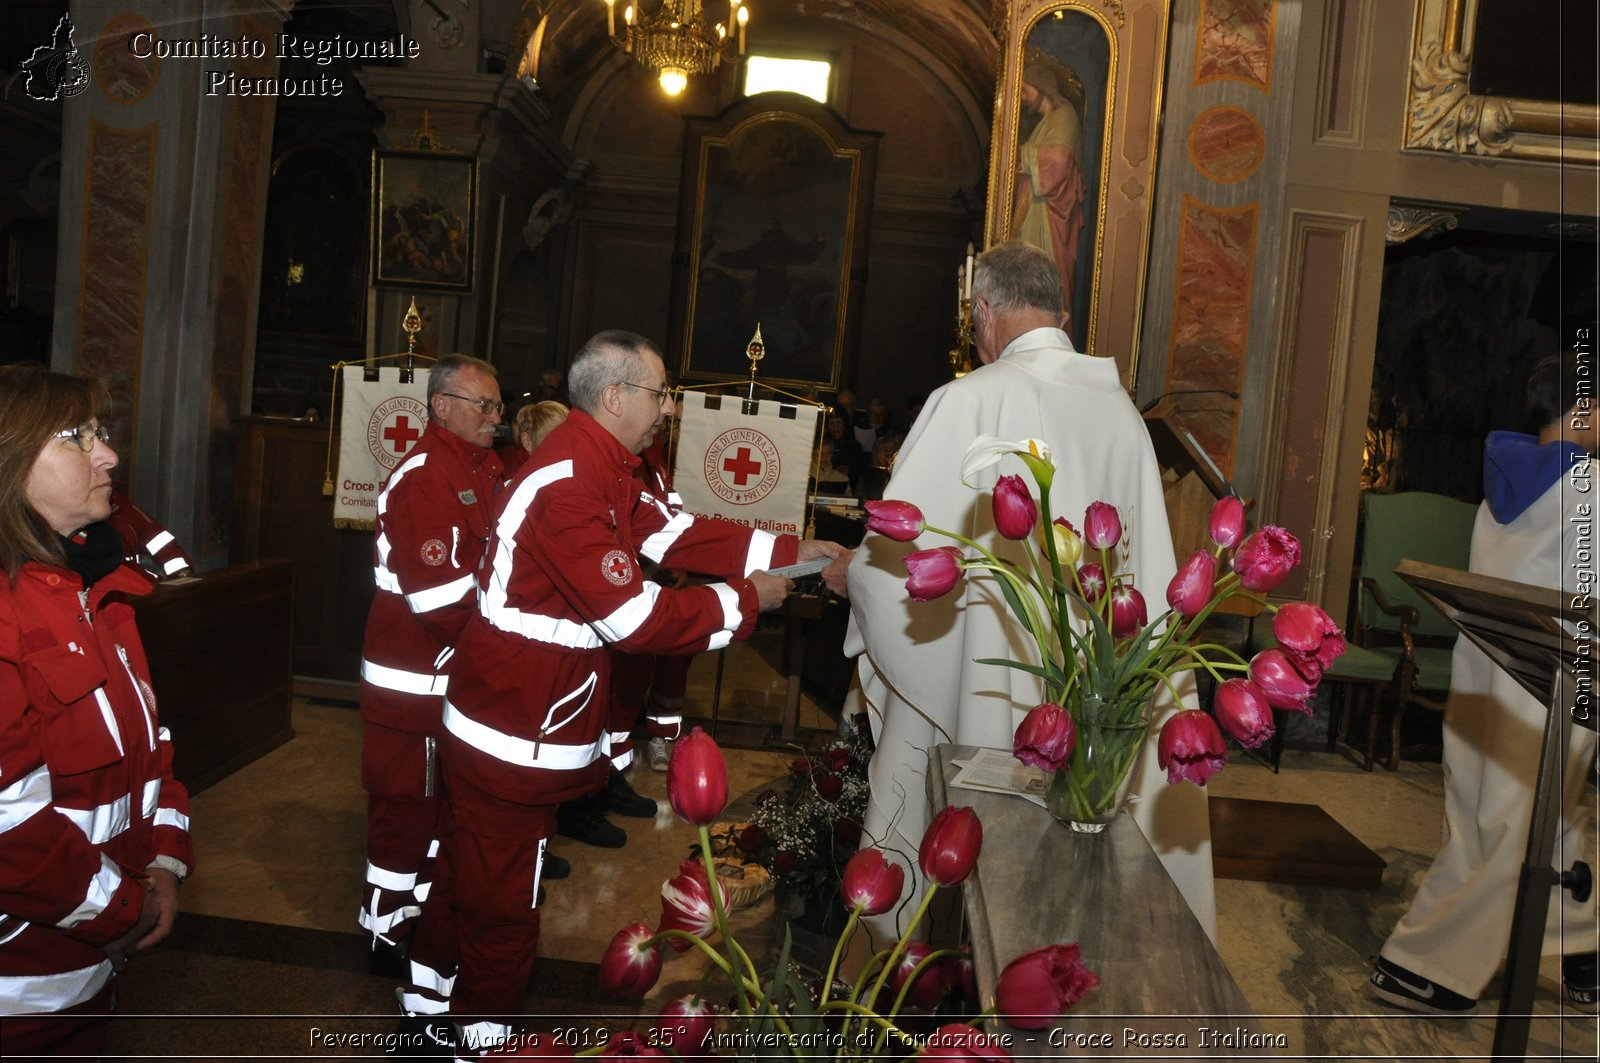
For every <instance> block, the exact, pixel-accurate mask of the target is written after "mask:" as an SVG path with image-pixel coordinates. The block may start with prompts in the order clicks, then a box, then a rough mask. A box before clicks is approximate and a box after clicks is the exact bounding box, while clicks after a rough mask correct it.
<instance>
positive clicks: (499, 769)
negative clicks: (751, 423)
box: [407, 331, 844, 1056]
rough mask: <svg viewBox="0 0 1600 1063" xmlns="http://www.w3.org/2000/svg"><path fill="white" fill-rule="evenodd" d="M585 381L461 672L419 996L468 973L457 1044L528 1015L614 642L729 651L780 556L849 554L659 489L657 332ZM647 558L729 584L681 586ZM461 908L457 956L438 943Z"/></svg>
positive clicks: (455, 667) (661, 398)
mask: <svg viewBox="0 0 1600 1063" xmlns="http://www.w3.org/2000/svg"><path fill="white" fill-rule="evenodd" d="M567 379H568V389H569V393H570V395H571V397H572V404H573V410H572V414H571V416H569V417H568V418H567V420H566V421H565V422H564V423H562V424H561V425H559V426H557V427H556V429H555V430H554V431H552V432H551V433H550V435H549V436H547V437H546V438H545V441H544V442H543V443H542V444H540V446H539V449H538V451H537V452H536V453H535V454H534V455H533V456H532V457H531V458H530V459H529V462H528V464H527V465H526V466H524V467H523V469H522V471H521V472H520V473H518V475H517V477H516V478H515V479H513V480H512V481H511V482H510V483H509V484H508V485H507V486H506V489H505V491H504V493H503V495H502V498H501V500H500V502H499V504H498V505H497V507H496V519H495V528H494V540H493V541H492V542H491V543H490V545H489V549H488V553H487V556H486V563H485V565H484V570H483V573H482V576H481V577H480V581H479V583H480V592H479V596H478V612H477V614H476V615H474V616H473V617H472V618H471V619H470V620H469V621H468V622H467V626H466V628H465V629H464V630H463V631H462V633H461V638H460V640H459V641H458V642H457V644H456V653H455V656H454V658H452V660H451V662H450V667H449V671H450V689H449V692H448V694H447V696H446V697H445V705H444V732H445V733H444V737H443V740H442V741H441V744H440V752H441V761H442V763H443V765H444V771H445V778H446V785H447V788H448V790H449V793H450V812H451V816H452V821H453V829H452V833H451V835H450V839H449V841H448V842H447V843H446V845H445V849H444V852H443V854H442V856H441V860H440V868H439V873H438V875H437V876H436V877H435V880H434V886H433V892H432V893H430V895H429V897H428V902H427V905H426V906H425V908H424V911H423V917H422V922H421V924H420V925H419V927H418V930H417V939H416V948H415V949H414V950H413V951H412V965H411V966H412V975H413V979H414V984H413V985H412V986H410V987H408V989H407V992H408V994H411V993H417V992H419V991H420V990H421V989H422V986H420V985H418V984H415V983H416V982H421V981H422V980H424V979H426V978H433V979H436V980H437V981H438V982H440V983H442V984H447V985H453V991H452V992H451V994H450V1017H451V1020H452V1022H453V1023H454V1024H455V1026H456V1034H457V1036H458V1037H459V1038H460V1046H461V1050H460V1051H459V1052H458V1056H467V1055H471V1054H472V1053H471V1051H470V1049H474V1048H477V1049H481V1048H483V1047H484V1046H486V1045H492V1044H493V1043H495V1042H496V1041H498V1040H500V1039H503V1038H504V1037H506V1036H508V1035H509V1034H510V1033H511V1032H512V1031H511V1026H510V1023H511V1021H512V1018H513V1016H515V1015H517V1014H518V1013H519V1012H520V1011H521V1010H522V1005H523V1000H524V997H525V995H526V992H527V987H528V979H529V976H530V975H531V973H532V970H533V963H534V954H535V951H536V949H537V947H538V942H539V908H538V905H537V900H536V898H537V895H538V882H539V878H540V874H541V871H542V870H544V869H545V868H546V867H547V865H546V861H548V859H549V858H548V857H547V856H546V855H545V844H546V842H547V840H548V839H549V837H550V836H551V835H552V834H554V833H555V832H556V827H557V825H556V806H557V805H558V804H559V803H561V802H563V801H568V800H571V799H573V798H577V797H582V796H584V795H586V794H591V793H594V792H596V791H598V790H600V789H601V788H602V787H603V786H604V785H605V782H606V777H607V774H608V773H609V771H610V769H611V763H610V757H611V742H610V738H609V735H608V733H607V726H606V725H607V707H608V692H609V686H610V674H609V672H610V669H609V650H610V649H612V648H614V649H616V650H620V651H623V652H628V653H668V654H687V653H699V652H703V651H705V650H714V649H720V648H721V647H724V646H726V645H728V643H729V642H731V641H733V640H734V639H742V638H746V637H748V636H749V634H750V633H751V631H752V630H753V629H754V627H755V623H756V618H757V615H758V614H759V613H761V612H763V611H766V610H769V609H774V608H776V607H777V606H779V605H780V604H782V602H783V600H784V598H785V597H786V596H787V595H788V593H789V590H790V588H791V587H792V584H791V582H790V581H789V580H788V579H785V578H783V577H781V576H775V575H772V574H770V573H769V572H767V571H766V570H767V569H769V568H772V567H775V566H780V565H787V564H791V563H793V562H795V561H796V560H809V559H811V558H821V557H833V558H837V557H838V556H840V554H842V553H844V551H843V548H842V547H840V546H838V545H837V544H835V543H822V542H814V541H810V540H807V541H804V542H802V541H799V540H797V539H796V538H795V537H794V536H792V535H784V536H773V535H770V534H768V533H766V532H762V531H755V530H752V529H749V528H745V527H743V526H741V525H738V524H734V523H733V522H731V521H724V520H708V519H704V518H698V517H695V516H693V515H692V514H689V513H680V512H674V511H673V509H672V507H671V506H669V505H666V504H664V503H658V502H657V501H655V500H653V499H651V498H649V497H648V495H646V496H644V497H641V491H640V489H639V484H638V483H637V482H636V481H635V478H634V473H635V470H636V469H637V468H638V466H639V462H640V458H639V453H640V451H642V450H644V449H645V447H646V446H647V445H648V444H649V443H650V441H651V438H652V437H653V436H654V435H655V433H656V432H657V431H658V429H659V428H660V427H661V424H662V422H663V420H664V418H665V417H666V415H667V414H668V413H669V412H671V409H672V395H671V393H670V392H669V391H668V390H667V385H666V369H665V367H664V366H663V365H662V362H661V356H660V353H659V352H658V351H657V350H656V348H655V346H654V345H653V344H651V343H650V341H649V340H646V339H645V338H644V337H642V336H638V335H636V334H634V333H631V332H622V331H609V332H602V333H600V334H599V335H597V336H595V337H594V338H593V339H591V340H590V341H589V342H588V343H587V344H585V345H584V348H583V350H581V351H580V352H579V353H578V356H577V358H576V359H574V361H573V365H572V369H571V372H570V373H569V375H568V378H567ZM643 560H649V561H651V562H654V563H655V564H658V565H662V566H665V567H668V568H683V569H687V570H689V571H691V572H697V573H701V574H704V575H708V576H713V577H720V578H723V579H724V580H725V582H722V583H711V584H706V585H701V586H690V587H685V588H682V589H672V588H667V587H663V586H662V585H661V584H659V583H656V582H655V581H653V580H650V579H648V578H646V576H645V572H644V566H643V565H642V563H641V562H642V561H643ZM838 567H839V569H840V572H839V573H838V576H840V577H842V575H843V565H840V566H838ZM840 585H842V582H841V583H840ZM446 923H448V924H453V927H454V931H453V934H451V933H447V934H445V935H443V938H444V940H449V939H450V938H451V937H452V936H453V937H454V938H455V940H456V941H458V942H459V954H455V953H446V952H444V951H442V950H436V949H435V948H434V931H435V930H436V929H438V928H439V927H440V926H441V925H442V924H446ZM430 965H432V966H430ZM452 979H453V982H452V981H451V980H452ZM407 999H408V1002H409V996H408V998H407Z"/></svg>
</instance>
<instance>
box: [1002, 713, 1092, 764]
mask: <svg viewBox="0 0 1600 1063" xmlns="http://www.w3.org/2000/svg"><path fill="white" fill-rule="evenodd" d="M1077 741H1078V725H1077V724H1076V723H1075V722H1074V721H1073V719H1072V713H1070V712H1068V711H1067V710H1066V709H1063V708H1062V707H1061V706H1060V705H1052V704H1051V703H1050V702H1048V701H1047V702H1045V703H1044V704H1043V705H1035V706H1034V707H1033V708H1032V709H1030V710H1028V715H1026V716H1024V717H1023V718H1022V723H1021V725H1020V726H1018V727H1017V734H1016V737H1015V738H1014V739H1013V740H1012V743H1011V753H1012V755H1013V756H1015V757H1016V758H1017V759H1018V760H1020V761H1022V763H1024V764H1028V765H1031V766H1033V767H1035V768H1043V769H1044V770H1045V771H1056V770H1057V769H1059V768H1060V767H1061V765H1063V764H1065V763H1066V762H1067V758H1068V757H1070V756H1072V747H1073V746H1074V745H1076V744H1077Z"/></svg>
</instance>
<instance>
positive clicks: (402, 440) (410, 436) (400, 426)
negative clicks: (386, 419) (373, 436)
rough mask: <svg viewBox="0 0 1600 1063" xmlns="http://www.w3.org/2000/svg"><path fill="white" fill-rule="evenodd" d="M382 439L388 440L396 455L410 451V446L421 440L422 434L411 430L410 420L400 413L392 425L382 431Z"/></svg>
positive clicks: (413, 429) (418, 430)
mask: <svg viewBox="0 0 1600 1063" xmlns="http://www.w3.org/2000/svg"><path fill="white" fill-rule="evenodd" d="M383 438H384V439H386V440H388V442H389V445H390V446H391V447H393V448H394V452H395V453H396V454H404V453H405V452H406V451H408V450H410V449H411V444H413V443H415V442H416V441H417V440H419V439H421V438H422V432H421V430H420V429H416V428H412V427H411V418H409V417H407V416H406V415H405V414H403V413H402V414H401V415H400V416H398V417H396V418H395V419H394V424H392V425H390V426H389V427H388V428H385V429H384V430H383Z"/></svg>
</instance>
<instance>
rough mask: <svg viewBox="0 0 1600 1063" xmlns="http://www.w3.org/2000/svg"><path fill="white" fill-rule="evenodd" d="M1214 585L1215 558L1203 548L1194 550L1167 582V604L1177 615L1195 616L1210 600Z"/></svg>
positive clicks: (1215, 574) (1215, 573)
mask: <svg viewBox="0 0 1600 1063" xmlns="http://www.w3.org/2000/svg"><path fill="white" fill-rule="evenodd" d="M1216 586H1217V562H1216V559H1215V558H1213V557H1212V556H1211V555H1210V554H1208V553H1206V552H1205V551H1204V550H1196V551H1195V552H1194V553H1192V554H1190V555H1189V560H1187V561H1185V562H1184V563H1183V567H1182V568H1180V569H1178V574H1177V575H1175V576H1173V577H1172V582H1171V583H1169V584H1167V604H1168V605H1170V606H1172V608H1173V610H1174V611H1175V612H1176V613H1177V614H1178V615H1179V616H1186V617H1188V616H1195V615H1197V614H1198V613H1199V612H1200V610H1202V609H1204V608H1205V607H1206V603H1208V602H1210V601H1211V593H1212V591H1214V590H1215V589H1216Z"/></svg>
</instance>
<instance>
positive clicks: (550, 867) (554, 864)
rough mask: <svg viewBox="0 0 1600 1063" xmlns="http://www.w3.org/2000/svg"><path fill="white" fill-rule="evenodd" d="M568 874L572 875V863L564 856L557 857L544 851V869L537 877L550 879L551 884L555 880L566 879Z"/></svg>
mask: <svg viewBox="0 0 1600 1063" xmlns="http://www.w3.org/2000/svg"><path fill="white" fill-rule="evenodd" d="M570 874H572V861H571V860H568V859H567V858H566V857H564V856H557V855H556V854H555V853H552V852H550V851H549V850H548V849H546V850H545V854H544V869H543V870H541V871H540V872H539V877H540V878H542V879H544V878H547V879H550V880H551V881H552V882H553V881H555V880H556V879H563V878H566V877H567V876H568V875H570Z"/></svg>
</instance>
